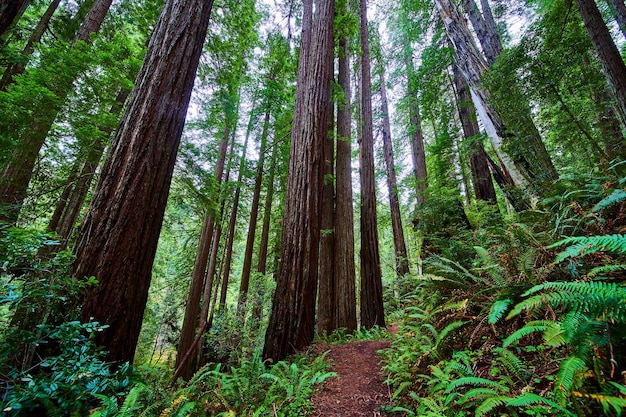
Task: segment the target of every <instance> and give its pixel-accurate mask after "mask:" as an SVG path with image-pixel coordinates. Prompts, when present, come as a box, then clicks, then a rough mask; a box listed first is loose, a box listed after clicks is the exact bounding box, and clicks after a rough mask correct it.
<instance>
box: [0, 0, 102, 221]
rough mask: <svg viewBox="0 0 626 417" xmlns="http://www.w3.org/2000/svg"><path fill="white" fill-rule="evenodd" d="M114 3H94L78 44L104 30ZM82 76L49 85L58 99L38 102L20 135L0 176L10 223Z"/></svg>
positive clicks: (1, 198)
mask: <svg viewBox="0 0 626 417" xmlns="http://www.w3.org/2000/svg"><path fill="white" fill-rule="evenodd" d="M111 2H112V0H97V1H96V2H95V3H94V4H93V6H92V7H91V9H90V10H89V13H87V16H86V17H85V20H84V21H83V24H82V26H81V28H80V29H79V31H78V33H77V35H76V37H75V39H74V43H76V42H77V41H84V42H88V41H89V36H90V35H91V34H92V33H95V32H97V31H98V30H99V29H100V25H101V23H102V21H103V20H104V17H105V16H106V13H107V11H108V9H109V7H110V6H111ZM72 72H73V71H72ZM78 76H79V74H74V73H68V74H62V76H61V77H60V78H59V79H58V80H57V82H54V83H53V84H51V85H49V86H48V88H49V89H50V90H51V91H52V92H53V93H54V95H55V96H56V100H55V101H54V102H52V103H48V104H47V105H43V104H40V105H37V104H35V105H34V108H35V110H36V116H35V117H34V118H33V120H32V121H31V125H30V126H28V127H27V128H26V129H25V130H24V132H23V133H22V134H21V135H20V137H19V142H20V143H19V144H18V145H17V146H16V148H15V149H14V151H13V156H12V158H11V161H10V162H9V163H8V164H7V165H6V167H5V168H4V170H3V172H2V176H0V206H5V207H7V208H8V210H7V213H6V215H3V216H0V220H5V221H7V222H10V223H15V222H16V221H17V218H18V215H19V211H20V209H21V206H22V204H23V203H24V199H25V198H26V192H27V189H28V184H29V182H30V178H31V176H32V173H33V168H34V167H35V163H36V162H37V157H38V155H39V151H40V150H41V147H42V146H43V144H44V142H45V140H46V137H47V136H48V132H49V131H50V129H51V128H52V125H53V124H54V120H55V118H56V116H57V114H58V113H59V111H60V110H61V107H62V105H63V104H64V102H65V99H66V98H67V96H68V95H69V94H70V92H71V90H72V88H73V84H72V83H73V82H74V80H75V79H76V78H77V77H78ZM40 107H41V108H40Z"/></svg>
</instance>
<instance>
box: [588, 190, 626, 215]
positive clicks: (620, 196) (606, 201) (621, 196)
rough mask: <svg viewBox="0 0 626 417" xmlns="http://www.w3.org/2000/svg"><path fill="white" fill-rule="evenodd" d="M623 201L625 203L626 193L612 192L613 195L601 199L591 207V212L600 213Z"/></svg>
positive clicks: (620, 191) (622, 191)
mask: <svg viewBox="0 0 626 417" xmlns="http://www.w3.org/2000/svg"><path fill="white" fill-rule="evenodd" d="M623 201H626V191H624V190H613V194H611V195H610V196H608V197H605V198H603V199H602V200H600V201H599V202H598V203H597V204H596V205H595V206H593V211H600V210H603V209H605V208H607V207H610V206H612V205H613V204H618V203H621V202H623Z"/></svg>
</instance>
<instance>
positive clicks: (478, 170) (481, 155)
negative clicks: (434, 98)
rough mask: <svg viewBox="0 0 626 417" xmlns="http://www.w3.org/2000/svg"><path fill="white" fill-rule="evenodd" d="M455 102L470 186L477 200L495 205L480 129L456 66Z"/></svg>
mask: <svg viewBox="0 0 626 417" xmlns="http://www.w3.org/2000/svg"><path fill="white" fill-rule="evenodd" d="M453 71H454V83H455V87H456V98H457V100H456V102H457V106H458V111H459V119H460V121H461V128H462V129H463V136H464V137H465V140H466V141H470V143H469V144H468V156H469V161H470V168H471V171H472V185H473V188H474V195H475V196H476V198H477V199H479V200H483V201H487V202H490V203H496V190H495V188H494V187H493V181H491V172H490V171H489V163H488V162H487V155H486V153H485V148H484V147H483V142H482V140H481V139H480V136H479V135H480V128H479V127H478V121H477V120H476V111H475V110H474V106H473V105H472V98H471V96H470V94H469V91H468V87H467V83H466V82H465V80H464V79H463V78H462V76H461V74H460V73H459V70H458V68H457V67H456V65H453Z"/></svg>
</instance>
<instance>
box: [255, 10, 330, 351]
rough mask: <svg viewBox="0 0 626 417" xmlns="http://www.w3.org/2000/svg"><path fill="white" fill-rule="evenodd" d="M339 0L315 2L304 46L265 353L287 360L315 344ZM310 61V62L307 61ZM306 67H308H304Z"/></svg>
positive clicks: (301, 51)
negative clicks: (316, 297)
mask: <svg viewBox="0 0 626 417" xmlns="http://www.w3.org/2000/svg"><path fill="white" fill-rule="evenodd" d="M334 16H335V2H334V0H322V1H319V2H318V3H317V4H316V13H315V20H314V24H313V30H312V36H311V41H310V44H309V47H308V48H305V49H301V50H300V53H301V56H304V57H308V58H305V60H304V61H302V60H301V62H300V64H299V68H298V70H299V71H300V70H302V71H303V72H302V76H300V75H299V76H298V80H299V81H300V80H303V82H302V83H301V84H299V85H298V86H297V90H296V105H295V114H294V121H299V122H297V123H295V122H294V128H293V130H292V136H291V148H290V153H289V154H290V160H289V175H288V178H287V190H286V194H285V195H286V205H285V214H284V218H283V235H282V241H281V249H280V252H281V256H280V267H279V269H280V271H279V273H278V279H277V284H276V292H275V293H274V302H273V305H272V314H271V317H270V321H269V325H268V329H267V332H266V335H265V347H264V350H263V357H264V358H265V359H267V358H272V359H274V360H280V359H283V358H284V357H285V356H286V355H288V354H289V353H292V352H293V351H294V349H300V348H303V347H304V346H307V345H309V344H310V343H311V341H312V340H313V336H314V326H315V314H314V313H315V295H316V292H317V268H318V256H319V252H318V244H319V235H320V217H319V211H320V206H321V199H322V189H323V176H324V175H323V174H324V155H323V149H324V140H325V139H326V137H327V135H328V120H327V119H328V113H329V112H328V106H330V105H331V94H330V89H331V81H332V76H333V74H332V68H333V24H334ZM306 62H308V63H309V64H308V65H303V64H304V63H306ZM302 66H304V68H302Z"/></svg>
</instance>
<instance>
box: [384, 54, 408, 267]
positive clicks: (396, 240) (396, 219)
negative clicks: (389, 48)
mask: <svg viewBox="0 0 626 417" xmlns="http://www.w3.org/2000/svg"><path fill="white" fill-rule="evenodd" d="M381 64H382V63H381ZM380 101H381V107H382V118H383V152H384V154H385V166H386V167H387V188H388V189H389V208H390V210H391V229H392V231H393V247H394V249H395V256H396V273H397V274H398V276H400V277H403V276H405V275H406V274H408V273H409V258H408V255H407V251H406V243H405V241H404V229H403V228H402V216H401V213H400V199H399V197H398V180H397V179H396V164H395V161H394V157H393V144H392V143H391V122H390V121H389V106H388V104H387V87H386V85H385V72H384V70H382V71H381V72H380Z"/></svg>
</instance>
